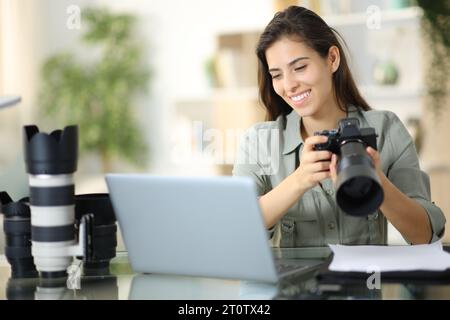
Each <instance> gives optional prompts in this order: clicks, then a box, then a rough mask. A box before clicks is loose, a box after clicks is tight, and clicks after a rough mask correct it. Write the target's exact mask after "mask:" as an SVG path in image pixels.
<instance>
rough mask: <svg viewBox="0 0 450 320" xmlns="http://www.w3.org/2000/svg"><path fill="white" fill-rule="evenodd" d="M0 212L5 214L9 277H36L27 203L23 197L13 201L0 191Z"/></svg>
mask: <svg viewBox="0 0 450 320" xmlns="http://www.w3.org/2000/svg"><path fill="white" fill-rule="evenodd" d="M0 212H2V213H3V214H4V215H5V217H4V220H3V230H4V232H5V241H6V245H5V256H6V258H7V260H8V262H9V264H10V265H11V277H12V278H33V277H36V276H37V275H38V274H37V271H36V267H35V266H34V261H33V256H32V254H31V218H30V208H29V206H28V204H27V203H26V202H25V199H22V200H20V201H18V202H13V200H12V199H11V198H10V197H9V195H8V193H6V192H0Z"/></svg>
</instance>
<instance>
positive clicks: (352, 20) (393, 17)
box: [322, 7, 423, 26]
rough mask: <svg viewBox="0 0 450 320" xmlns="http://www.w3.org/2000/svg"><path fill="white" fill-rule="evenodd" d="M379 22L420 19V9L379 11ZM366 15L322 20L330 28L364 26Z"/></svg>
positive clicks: (332, 16)
mask: <svg viewBox="0 0 450 320" xmlns="http://www.w3.org/2000/svg"><path fill="white" fill-rule="evenodd" d="M380 13H381V22H382V23H383V22H402V21H408V20H415V19H417V18H421V17H422V15H423V11H422V9H420V8H419V7H409V8H405V9H397V10H380ZM368 16H369V15H368V14H367V13H366V12H359V13H350V14H337V15H325V16H322V18H323V19H324V20H325V21H326V22H327V23H328V24H329V25H331V26H347V25H360V24H363V25H365V24H366V23H367V18H368Z"/></svg>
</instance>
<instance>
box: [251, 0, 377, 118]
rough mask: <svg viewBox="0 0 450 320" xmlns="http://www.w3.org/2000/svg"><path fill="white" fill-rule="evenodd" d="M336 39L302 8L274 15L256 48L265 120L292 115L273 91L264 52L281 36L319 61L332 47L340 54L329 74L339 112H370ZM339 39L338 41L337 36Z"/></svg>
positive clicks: (296, 7)
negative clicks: (309, 50)
mask: <svg viewBox="0 0 450 320" xmlns="http://www.w3.org/2000/svg"><path fill="white" fill-rule="evenodd" d="M337 35H339V33H338V32H337V31H336V30H334V29H333V28H331V27H330V26H328V25H327V24H326V22H325V21H323V19H322V18H321V17H319V16H318V15H317V14H315V13H314V12H312V11H311V10H308V9H306V8H303V7H299V6H290V7H288V8H287V9H285V10H284V11H281V12H278V13H276V14H275V16H274V18H273V19H272V21H270V22H269V24H268V25H267V27H266V28H265V29H264V32H263V33H262V34H261V36H260V38H259V41H258V45H257V47H256V55H257V56H258V85H259V97H260V99H261V102H262V103H263V105H264V106H265V108H266V109H267V120H275V119H276V118H277V117H278V116H279V115H281V114H284V115H286V114H288V113H290V112H291V111H292V107H290V106H289V105H288V104H287V103H286V102H285V101H284V100H283V98H281V97H280V96H279V95H278V94H277V93H276V92H275V90H274V89H273V85H272V78H271V76H270V74H269V71H268V65H267V59H266V50H267V49H268V48H269V47H270V46H271V45H272V44H273V43H274V42H276V41H277V40H279V39H281V38H282V37H285V36H287V37H293V38H296V39H301V40H302V41H304V42H305V43H306V44H307V45H308V46H309V47H311V48H312V49H313V50H315V51H316V52H317V53H318V54H319V55H320V56H321V57H322V58H326V57H327V56H328V51H329V49H330V47H331V46H336V47H337V48H338V49H339V52H340V54H341V59H340V64H339V68H338V69H337V70H336V71H335V72H334V73H333V90H334V95H335V97H336V100H337V102H338V106H339V108H341V109H342V110H343V111H347V106H348V105H354V106H356V107H358V108H362V109H363V110H370V109H371V107H370V106H369V104H368V103H367V102H366V100H364V98H363V97H362V96H361V94H360V93H359V90H358V88H357V87H356V84H355V81H354V80H353V76H352V74H351V72H350V68H349V67H348V64H347V59H346V57H345V52H344V51H343V50H342V46H341V44H340V42H339V41H338V38H337ZM339 37H340V38H341V39H342V37H341V36H340V35H339Z"/></svg>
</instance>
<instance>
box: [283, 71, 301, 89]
mask: <svg viewBox="0 0 450 320" xmlns="http://www.w3.org/2000/svg"><path fill="white" fill-rule="evenodd" d="M297 87H298V82H297V80H296V79H295V78H294V77H293V76H291V75H286V76H285V77H284V90H285V91H286V92H294V91H295V89H296V88H297Z"/></svg>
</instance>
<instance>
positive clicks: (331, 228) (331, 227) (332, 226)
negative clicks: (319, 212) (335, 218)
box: [328, 222, 336, 230]
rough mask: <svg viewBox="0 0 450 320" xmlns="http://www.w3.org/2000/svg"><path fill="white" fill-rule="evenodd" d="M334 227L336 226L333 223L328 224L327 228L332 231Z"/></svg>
mask: <svg viewBox="0 0 450 320" xmlns="http://www.w3.org/2000/svg"><path fill="white" fill-rule="evenodd" d="M335 227H336V225H335V224H334V222H330V223H328V228H329V229H330V230H333V229H334V228H335Z"/></svg>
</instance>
